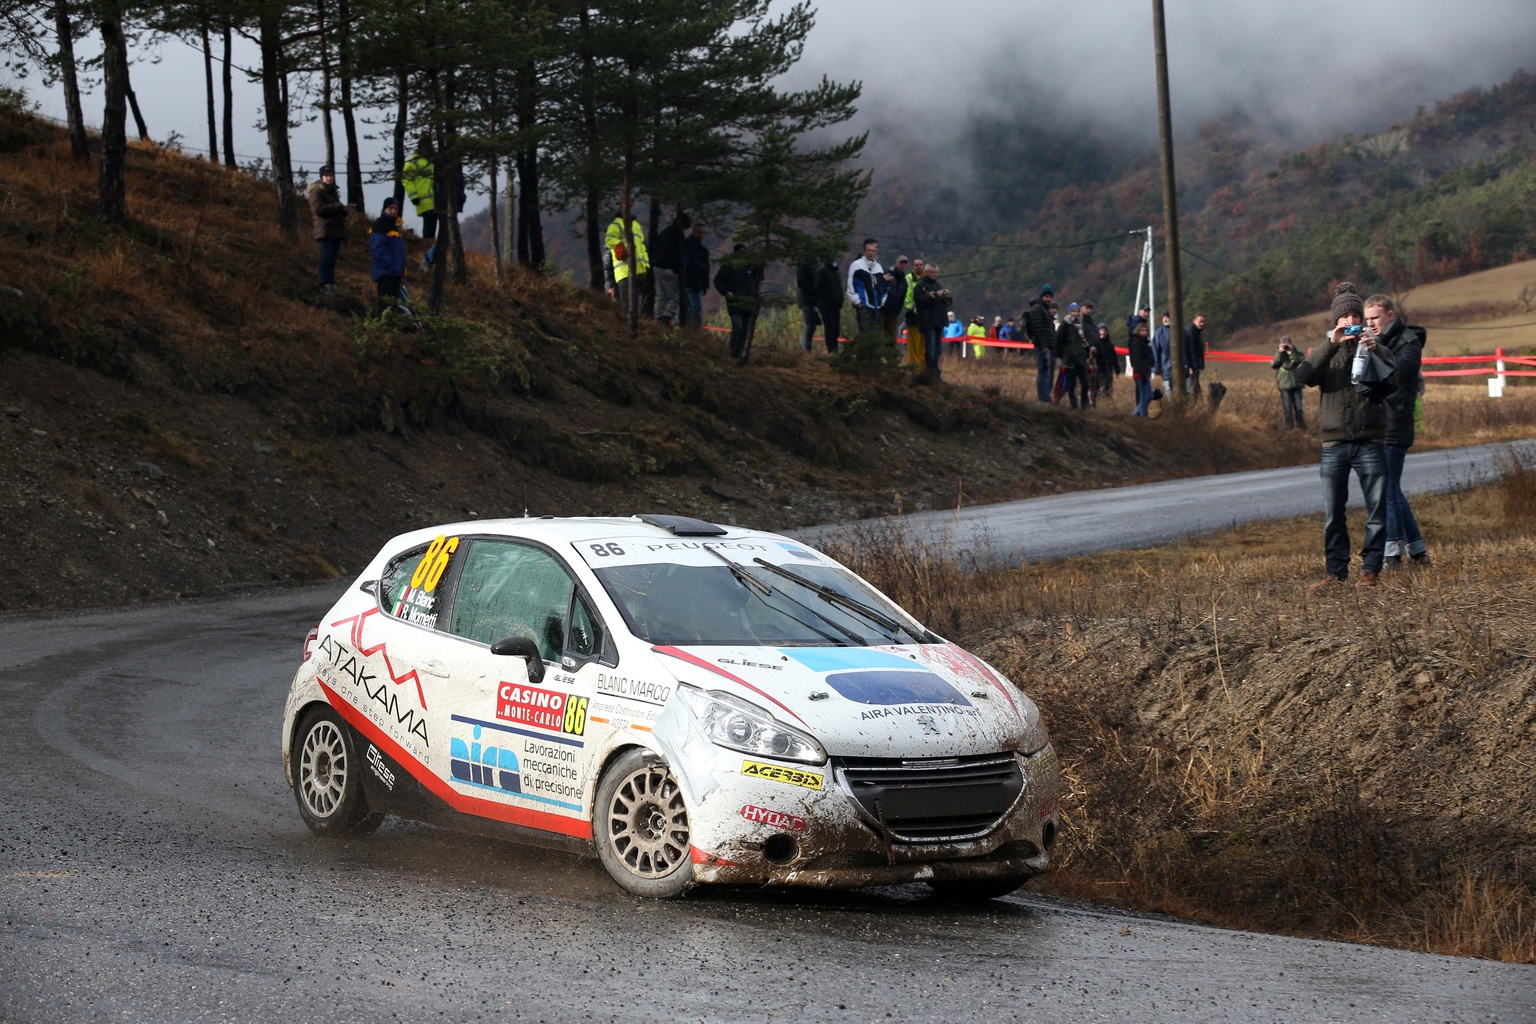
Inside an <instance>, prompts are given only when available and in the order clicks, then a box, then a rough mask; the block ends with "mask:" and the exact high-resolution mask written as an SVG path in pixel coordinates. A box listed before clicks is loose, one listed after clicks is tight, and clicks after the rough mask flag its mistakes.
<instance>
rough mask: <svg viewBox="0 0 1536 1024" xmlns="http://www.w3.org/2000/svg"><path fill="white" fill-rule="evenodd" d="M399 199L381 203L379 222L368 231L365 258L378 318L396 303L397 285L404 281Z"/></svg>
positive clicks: (392, 198) (398, 292)
mask: <svg viewBox="0 0 1536 1024" xmlns="http://www.w3.org/2000/svg"><path fill="white" fill-rule="evenodd" d="M401 223H402V221H401V218H400V200H398V199H396V198H395V197H394V196H390V197H389V198H388V199H386V200H384V209H383V211H382V212H380V214H379V219H378V220H376V221H374V222H373V225H372V226H371V227H369V229H368V257H369V263H370V264H371V269H372V273H373V283H374V287H375V288H377V289H378V293H379V315H380V316H383V315H384V312H385V310H387V309H388V308H389V307H390V306H398V305H399V304H400V283H401V282H402V281H403V280H405V235H404V234H403V233H402V228H401V226H400V225H401Z"/></svg>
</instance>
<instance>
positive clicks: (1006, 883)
mask: <svg viewBox="0 0 1536 1024" xmlns="http://www.w3.org/2000/svg"><path fill="white" fill-rule="evenodd" d="M1030 877H1031V876H1029V875H1014V876H1011V877H1009V878H991V879H986V880H983V881H974V882H970V881H967V882H929V883H928V888H930V889H932V890H933V894H934V895H935V896H937V897H939V898H940V899H944V900H952V901H954V902H955V903H985V902H986V901H987V900H995V899H997V898H998V897H999V896H1007V895H1008V894H1009V893H1011V892H1013V891H1014V890H1015V889H1017V888H1019V887H1020V886H1022V885H1023V884H1024V883H1025V882H1027V881H1029V879H1030Z"/></svg>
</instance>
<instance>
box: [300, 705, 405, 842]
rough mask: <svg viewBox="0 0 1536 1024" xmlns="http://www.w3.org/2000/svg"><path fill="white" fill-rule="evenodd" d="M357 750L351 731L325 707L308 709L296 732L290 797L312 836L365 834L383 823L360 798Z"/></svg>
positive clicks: (365, 801)
mask: <svg viewBox="0 0 1536 1024" xmlns="http://www.w3.org/2000/svg"><path fill="white" fill-rule="evenodd" d="M356 748H357V745H356V744H355V743H353V742H352V733H351V730H349V729H348V728H347V726H346V724H345V723H344V722H342V720H341V718H340V716H338V715H337V714H336V712H335V711H333V710H331V709H330V708H329V707H326V706H325V705H320V706H318V707H315V708H312V709H310V710H309V711H308V712H306V713H305V715H304V718H303V720H302V721H300V723H299V728H298V731H297V732H296V733H294V743H293V749H294V751H295V753H294V755H293V756H294V773H293V795H294V798H295V799H296V800H297V801H298V803H299V814H300V815H301V816H302V817H303V818H304V824H306V825H308V826H309V828H310V831H312V832H314V833H315V834H316V835H322V836H332V837H339V836H362V835H367V834H368V833H369V832H372V831H373V830H374V829H376V828H378V827H379V825H380V824H381V823H382V822H383V821H384V812H383V811H375V810H373V809H372V808H370V807H369V806H368V801H367V799H366V798H364V796H363V779H362V770H363V763H362V760H361V759H360V758H359V757H358V756H357V749H356Z"/></svg>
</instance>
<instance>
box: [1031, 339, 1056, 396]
mask: <svg viewBox="0 0 1536 1024" xmlns="http://www.w3.org/2000/svg"><path fill="white" fill-rule="evenodd" d="M1052 383H1054V382H1053V381H1052V380H1051V350H1050V349H1048V348H1046V347H1045V346H1044V345H1041V344H1038V343H1037V344H1036V345H1035V395H1036V397H1038V398H1039V399H1040V401H1042V402H1049V401H1050V400H1051V384H1052Z"/></svg>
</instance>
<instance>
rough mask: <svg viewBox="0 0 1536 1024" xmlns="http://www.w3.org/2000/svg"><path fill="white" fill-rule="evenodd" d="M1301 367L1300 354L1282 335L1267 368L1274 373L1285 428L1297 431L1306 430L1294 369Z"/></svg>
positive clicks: (1305, 419) (1288, 338)
mask: <svg viewBox="0 0 1536 1024" xmlns="http://www.w3.org/2000/svg"><path fill="white" fill-rule="evenodd" d="M1300 365H1301V353H1300V352H1297V351H1296V346H1295V345H1292V344H1291V336H1290V335H1289V334H1287V335H1284V336H1283V337H1281V339H1280V346H1279V348H1277V349H1276V350H1275V358H1273V359H1271V360H1270V361H1269V368H1270V369H1271V370H1274V371H1275V386H1276V387H1277V388H1279V389H1280V410H1281V411H1282V412H1283V413H1285V426H1286V429H1287V430H1289V429H1291V428H1292V427H1294V428H1296V429H1297V430H1306V429H1307V417H1306V415H1305V414H1304V413H1303V412H1302V409H1301V381H1299V380H1297V379H1296V367H1298V366H1300Z"/></svg>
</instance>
